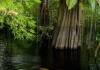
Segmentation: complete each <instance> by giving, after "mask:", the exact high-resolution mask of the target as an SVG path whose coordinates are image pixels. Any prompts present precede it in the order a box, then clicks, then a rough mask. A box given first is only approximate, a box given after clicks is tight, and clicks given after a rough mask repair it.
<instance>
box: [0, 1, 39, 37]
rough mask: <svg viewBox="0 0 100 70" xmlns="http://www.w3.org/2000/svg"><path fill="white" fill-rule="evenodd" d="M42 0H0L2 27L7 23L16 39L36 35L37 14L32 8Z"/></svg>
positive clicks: (0, 23) (0, 25)
mask: <svg viewBox="0 0 100 70" xmlns="http://www.w3.org/2000/svg"><path fill="white" fill-rule="evenodd" d="M40 2H41V1H40V0H0V29H3V28H4V27H5V25H7V26H8V29H9V31H10V32H11V33H12V34H13V36H14V38H15V39H33V38H34V37H35V28H36V16H34V14H35V13H33V11H32V10H34V8H35V7H36V8H37V6H38V5H37V4H40Z"/></svg>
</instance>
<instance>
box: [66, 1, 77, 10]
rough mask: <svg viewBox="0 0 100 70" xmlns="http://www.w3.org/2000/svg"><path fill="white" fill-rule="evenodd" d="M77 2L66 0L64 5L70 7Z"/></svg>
mask: <svg viewBox="0 0 100 70" xmlns="http://www.w3.org/2000/svg"><path fill="white" fill-rule="evenodd" d="M76 4H77V0H66V5H67V6H68V9H72V8H73V7H74V6H75V5H76Z"/></svg>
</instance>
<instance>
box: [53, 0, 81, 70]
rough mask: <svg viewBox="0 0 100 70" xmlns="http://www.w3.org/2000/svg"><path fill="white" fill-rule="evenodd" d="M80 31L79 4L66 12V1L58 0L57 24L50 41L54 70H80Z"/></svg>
mask: <svg viewBox="0 0 100 70" xmlns="http://www.w3.org/2000/svg"><path fill="white" fill-rule="evenodd" d="M80 30H81V28H80V10H79V2H78V3H77V4H76V6H75V7H74V8H72V9H71V10H68V7H67V6H66V0H60V5H59V17H58V24H57V26H56V27H55V31H54V36H53V41H52V46H53V47H54V49H55V50H54V53H53V54H54V63H53V64H54V66H53V67H54V68H53V69H54V70H67V69H70V70H74V69H75V70H80V45H81V44H80V43H81V42H80V41H81V40H80V37H81V36H80V35H81V32H80ZM55 60H56V61H55ZM55 67H56V68H55ZM69 67H70V68H69ZM53 69H51V70H53Z"/></svg>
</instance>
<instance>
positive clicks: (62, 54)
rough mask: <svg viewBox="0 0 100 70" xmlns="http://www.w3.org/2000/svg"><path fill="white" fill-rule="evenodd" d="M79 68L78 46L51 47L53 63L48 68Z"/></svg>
mask: <svg viewBox="0 0 100 70" xmlns="http://www.w3.org/2000/svg"><path fill="white" fill-rule="evenodd" d="M67 69H70V70H80V69H81V65H80V48H77V49H69V48H68V49H63V50H62V49H55V48H53V63H52V65H51V69H50V70H67Z"/></svg>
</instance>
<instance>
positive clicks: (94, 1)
mask: <svg viewBox="0 0 100 70" xmlns="http://www.w3.org/2000/svg"><path fill="white" fill-rule="evenodd" d="M88 1H89V4H90V6H91V8H92V10H95V6H96V0H88Z"/></svg>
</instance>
